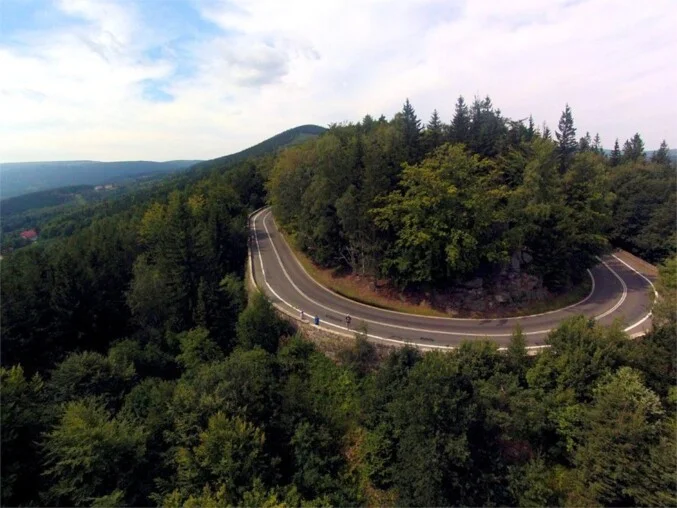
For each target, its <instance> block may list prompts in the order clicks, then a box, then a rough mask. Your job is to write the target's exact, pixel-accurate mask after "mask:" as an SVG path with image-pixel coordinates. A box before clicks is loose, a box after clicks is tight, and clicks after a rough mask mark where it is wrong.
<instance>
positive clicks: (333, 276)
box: [280, 231, 592, 319]
mask: <svg viewBox="0 0 677 508" xmlns="http://www.w3.org/2000/svg"><path fill="white" fill-rule="evenodd" d="M280 233H281V234H282V235H283V236H284V238H285V239H286V240H287V244H288V245H289V247H290V248H291V250H292V253H293V254H294V256H296V259H298V261H299V262H300V263H301V266H303V268H304V269H305V270H306V272H308V274H309V275H310V276H311V277H312V278H313V279H315V281H316V282H318V283H319V284H321V285H322V286H324V287H326V288H327V289H329V290H331V291H332V292H334V293H336V294H338V295H341V296H343V297H345V298H348V299H350V300H354V301H356V302H359V303H363V304H365V305H371V306H372V307H378V308H379V309H385V310H394V311H397V312H404V313H407V314H415V315H419V316H430V317H446V318H449V317H459V318H460V317H463V318H477V319H488V318H506V317H520V316H526V315H530V314H541V313H543V312H549V311H551V310H557V309H561V308H563V307H567V306H569V305H572V304H574V303H576V302H580V301H581V300H583V299H584V298H585V297H586V296H588V294H590V290H591V288H592V282H591V280H590V277H585V279H584V280H583V282H581V283H580V284H578V285H577V286H574V287H573V288H572V289H571V290H570V291H568V292H566V293H564V294H561V295H557V296H555V297H553V298H548V299H547V300H545V301H539V302H530V303H528V304H526V305H523V306H520V307H518V308H517V309H514V311H513V312H511V313H510V314H508V313H507V312H503V313H500V312H484V313H481V312H475V313H471V312H457V313H456V314H451V313H447V312H443V311H441V310H438V309H435V308H434V307H432V306H431V305H430V304H429V303H428V302H422V303H421V304H418V305H417V304H415V303H411V302H407V301H400V300H396V299H394V298H390V297H388V296H385V295H380V294H378V293H375V292H374V291H372V290H371V289H370V288H369V287H368V284H367V283H365V281H364V280H356V278H355V277H349V276H345V275H343V274H341V270H340V269H331V268H322V267H320V266H318V265H316V264H315V263H314V262H313V261H312V260H311V259H310V258H309V257H308V256H307V255H306V254H304V253H303V252H301V251H300V249H298V248H297V247H296V246H295V245H294V241H293V239H291V238H290V237H289V235H287V234H286V233H284V232H282V231H280Z"/></svg>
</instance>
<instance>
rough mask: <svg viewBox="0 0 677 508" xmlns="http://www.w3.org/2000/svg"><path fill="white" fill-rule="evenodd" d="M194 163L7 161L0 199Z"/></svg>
mask: <svg viewBox="0 0 677 508" xmlns="http://www.w3.org/2000/svg"><path fill="white" fill-rule="evenodd" d="M196 162H199V161H195V160H176V161H167V162H151V161H121V162H98V161H58V162H9V163H3V164H0V198H2V199H5V198H10V197H14V196H20V195H22V194H27V193H29V192H37V191H44V190H49V189H54V188H57V187H65V186H72V185H99V184H105V183H118V182H121V181H123V180H126V179H129V178H138V177H140V176H144V175H156V174H159V173H171V172H174V171H180V170H182V169H186V168H188V167H190V166H192V165H193V164H195V163H196Z"/></svg>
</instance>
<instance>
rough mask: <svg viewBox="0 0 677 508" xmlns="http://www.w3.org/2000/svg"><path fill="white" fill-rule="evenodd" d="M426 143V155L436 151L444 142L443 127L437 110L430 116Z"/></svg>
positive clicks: (426, 131) (425, 134)
mask: <svg viewBox="0 0 677 508" xmlns="http://www.w3.org/2000/svg"><path fill="white" fill-rule="evenodd" d="M424 141H425V142H424V149H425V151H426V153H427V152H430V151H432V150H434V149H435V148H437V147H438V146H440V145H441V144H442V142H443V125H442V122H441V121H440V115H439V114H438V113H437V110H434V111H433V113H432V115H431V116H430V122H428V125H427V126H426V130H425V133H424Z"/></svg>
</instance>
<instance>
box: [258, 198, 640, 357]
mask: <svg viewBox="0 0 677 508" xmlns="http://www.w3.org/2000/svg"><path fill="white" fill-rule="evenodd" d="M249 228H250V260H249V261H250V267H251V271H250V274H251V276H252V277H253V279H254V282H255V284H256V285H257V286H258V288H259V289H261V290H262V291H263V292H264V293H265V294H266V295H267V296H268V297H269V298H270V300H271V301H272V302H273V305H275V307H276V308H278V309H279V310H281V311H282V312H285V313H287V314H289V315H290V316H292V317H294V318H296V319H299V318H300V316H301V310H303V311H304V314H305V320H306V321H308V322H312V319H313V318H314V317H315V316H319V318H320V328H323V329H326V330H328V331H331V332H333V333H339V334H344V335H350V336H352V335H353V333H354V330H356V329H360V328H361V327H363V326H365V325H366V329H367V334H368V336H369V338H370V339H372V340H376V341H383V342H390V343H400V344H405V343H408V344H415V345H418V346H421V347H425V348H431V349H434V348H449V347H454V346H458V345H459V344H460V342H462V341H464V340H472V339H483V338H488V339H489V340H492V341H494V342H496V343H497V344H498V345H499V346H506V345H507V344H508V343H509V341H510V335H511V333H512V330H513V329H514V327H515V325H516V324H517V323H519V324H520V325H521V327H522V330H523V332H524V334H525V336H526V339H527V342H528V343H529V346H530V347H531V348H534V349H536V348H539V347H543V344H544V339H545V337H546V335H547V334H548V331H549V330H551V329H552V328H554V327H556V326H557V324H558V323H559V322H560V321H562V320H563V319H566V318H568V317H571V316H574V315H577V314H584V315H586V316H589V317H594V318H595V319H597V320H598V321H600V322H601V323H602V324H610V323H612V322H613V321H614V320H616V319H620V320H621V321H622V322H623V326H624V328H625V331H626V332H627V333H629V334H631V335H641V334H642V333H644V332H646V331H647V330H648V329H649V328H650V325H651V314H650V298H649V295H650V291H652V290H653V285H652V284H651V282H650V281H649V279H647V278H646V277H644V276H643V275H641V274H640V273H639V272H637V271H636V270H635V269H634V268H632V267H631V266H630V265H628V264H627V263H626V262H624V261H623V260H621V259H620V258H618V257H616V256H614V255H613V254H611V255H608V256H605V257H604V258H602V259H601V262H600V264H598V265H597V266H595V267H594V268H592V269H591V270H590V271H589V273H590V276H591V277H592V280H593V287H592V291H591V292H590V294H589V295H588V296H587V297H586V298H585V299H584V300H582V301H581V302H579V303H577V304H574V305H572V306H569V307H566V308H563V309H560V310H556V311H552V312H547V313H544V314H537V315H532V316H523V317H518V318H500V319H458V318H440V317H427V316H418V315H413V314H405V313H401V312H394V311H389V310H384V309H379V308H376V307H371V306H369V305H364V304H362V303H358V302H355V301H352V300H349V299H347V298H345V297H343V296H340V295H338V294H336V293H334V292H332V291H330V290H329V289H327V288H325V287H323V286H321V285H320V284H319V283H317V282H316V281H315V280H314V279H312V278H311V277H310V276H309V275H308V273H307V272H306V271H305V270H304V268H303V267H302V266H301V264H300V263H299V262H298V260H297V259H296V257H295V256H294V254H293V253H292V251H291V249H290V248H289V245H288V244H287V242H286V240H285V239H284V237H283V236H282V235H281V234H280V233H279V231H278V229H277V225H276V224H275V221H274V219H273V216H272V212H271V211H270V208H264V209H262V210H259V211H257V212H255V213H254V214H252V215H251V217H250V224H249ZM346 315H350V316H351V323H350V329H349V328H348V327H347V326H346V322H345V317H346Z"/></svg>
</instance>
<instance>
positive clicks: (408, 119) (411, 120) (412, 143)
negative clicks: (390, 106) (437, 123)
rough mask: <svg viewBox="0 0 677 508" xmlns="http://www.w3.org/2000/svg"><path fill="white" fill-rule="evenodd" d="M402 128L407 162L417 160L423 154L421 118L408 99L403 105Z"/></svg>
mask: <svg viewBox="0 0 677 508" xmlns="http://www.w3.org/2000/svg"><path fill="white" fill-rule="evenodd" d="M402 128H403V134H404V144H405V151H406V160H407V162H410V163H411V162H416V161H417V160H418V157H419V156H420V154H421V120H419V119H418V117H417V116H416V112H415V111H414V107H413V106H412V105H411V103H410V102H409V99H407V100H406V101H405V102H404V106H403V107H402Z"/></svg>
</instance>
